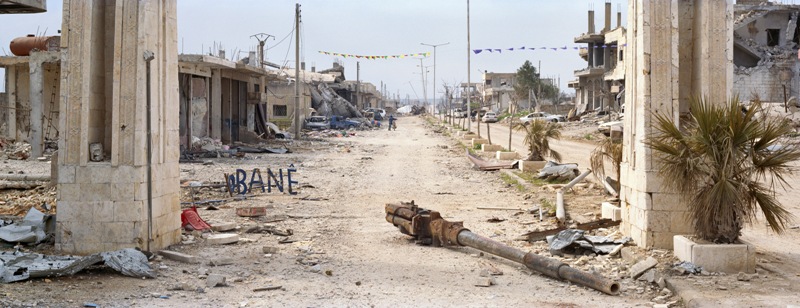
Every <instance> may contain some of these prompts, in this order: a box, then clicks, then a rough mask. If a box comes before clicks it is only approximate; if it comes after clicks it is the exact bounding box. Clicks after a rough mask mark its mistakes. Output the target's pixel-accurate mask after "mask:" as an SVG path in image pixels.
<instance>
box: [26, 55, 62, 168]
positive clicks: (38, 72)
mask: <svg viewBox="0 0 800 308" xmlns="http://www.w3.org/2000/svg"><path fill="white" fill-rule="evenodd" d="M59 56H60V55H59V53H58V52H48V51H42V52H39V51H36V52H31V54H30V57H29V60H28V67H29V68H30V70H29V72H30V83H29V84H28V85H29V86H28V90H29V94H30V96H29V100H30V106H31V113H30V119H29V120H30V124H31V130H30V133H29V134H28V136H30V137H29V138H28V140H27V141H28V143H29V144H30V145H31V156H30V159H32V160H33V159H36V158H38V157H41V156H42V151H43V150H42V147H43V145H44V143H43V142H42V136H43V135H42V134H43V133H44V131H43V130H42V122H43V119H44V111H43V110H44V99H43V97H42V96H43V95H42V94H43V93H44V83H45V80H44V64H45V63H49V62H58V60H59Z"/></svg>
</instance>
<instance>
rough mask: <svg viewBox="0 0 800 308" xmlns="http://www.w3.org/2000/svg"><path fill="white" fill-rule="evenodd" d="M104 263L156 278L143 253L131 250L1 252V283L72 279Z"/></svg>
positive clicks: (118, 268) (124, 272) (139, 275)
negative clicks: (69, 253)
mask: <svg viewBox="0 0 800 308" xmlns="http://www.w3.org/2000/svg"><path fill="white" fill-rule="evenodd" d="M101 262H105V264H106V265H107V266H109V267H111V268H113V269H114V270H116V271H118V272H120V273H121V274H123V275H126V276H131V277H137V278H138V277H141V278H155V277H156V275H155V273H154V272H153V270H152V269H151V268H150V265H149V264H148V263H147V257H146V256H145V255H144V253H142V252H141V251H138V250H136V249H132V248H126V249H122V250H117V251H112V252H103V253H98V254H93V255H89V256H85V257H76V256H48V255H43V254H38V253H23V252H19V251H14V252H0V283H10V282H15V281H23V280H27V279H30V278H42V277H59V276H70V275H74V274H75V273H78V272H80V271H82V270H84V269H86V268H87V267H89V266H92V265H95V264H97V263H101Z"/></svg>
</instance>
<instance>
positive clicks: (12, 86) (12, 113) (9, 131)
mask: <svg viewBox="0 0 800 308" xmlns="http://www.w3.org/2000/svg"><path fill="white" fill-rule="evenodd" d="M6 93H8V96H7V97H6V105H8V109H7V110H6V117H7V119H6V137H8V139H12V140H17V67H16V66H13V65H11V66H8V67H6Z"/></svg>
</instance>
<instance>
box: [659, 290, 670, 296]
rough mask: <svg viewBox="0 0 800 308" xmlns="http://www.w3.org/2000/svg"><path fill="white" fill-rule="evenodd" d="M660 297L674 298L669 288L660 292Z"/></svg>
mask: <svg viewBox="0 0 800 308" xmlns="http://www.w3.org/2000/svg"><path fill="white" fill-rule="evenodd" d="M658 295H659V296H663V297H670V296H672V291H670V289H667V288H662V289H661V292H659V293H658Z"/></svg>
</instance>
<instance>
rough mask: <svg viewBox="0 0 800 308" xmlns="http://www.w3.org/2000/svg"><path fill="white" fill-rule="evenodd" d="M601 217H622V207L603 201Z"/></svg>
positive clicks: (618, 218)
mask: <svg viewBox="0 0 800 308" xmlns="http://www.w3.org/2000/svg"><path fill="white" fill-rule="evenodd" d="M601 217H603V218H608V219H611V220H612V221H617V220H621V219H622V209H621V208H620V207H619V206H616V205H614V204H611V203H610V202H603V203H602V205H601Z"/></svg>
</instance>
